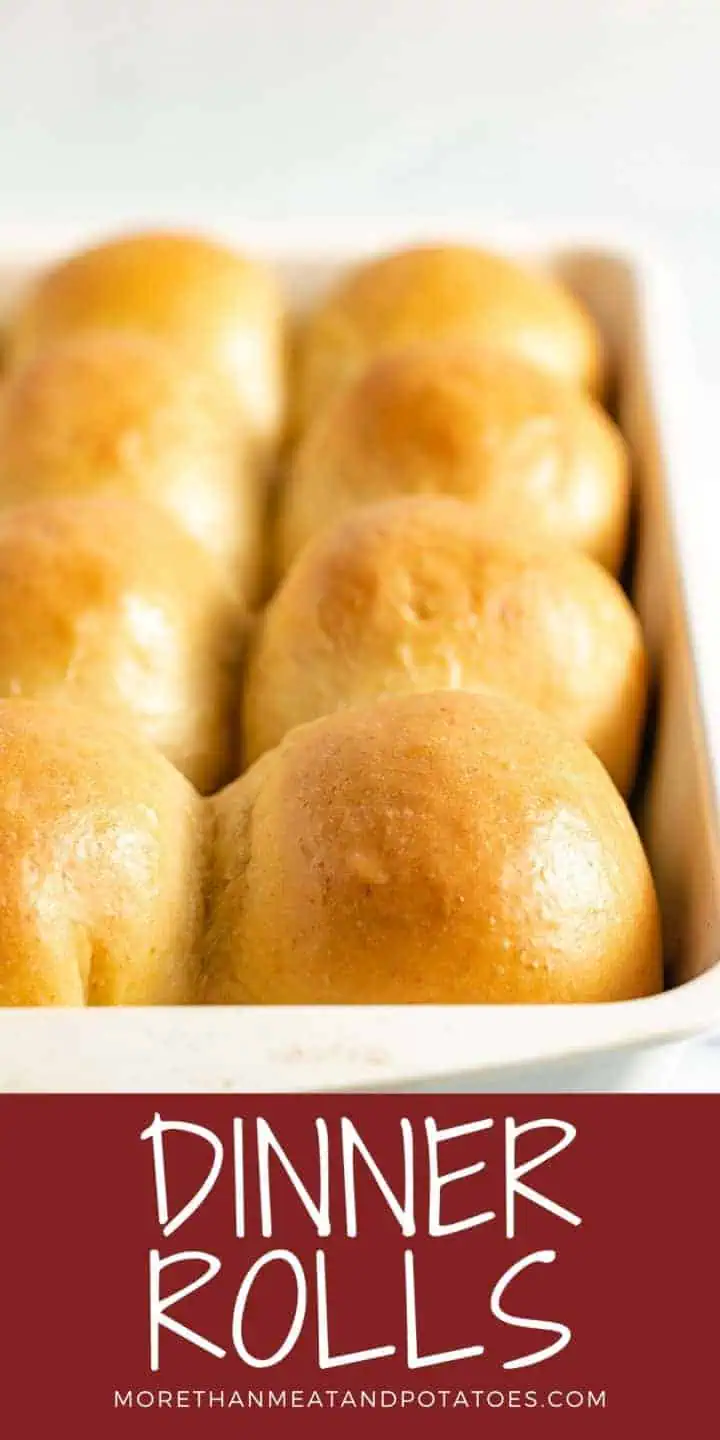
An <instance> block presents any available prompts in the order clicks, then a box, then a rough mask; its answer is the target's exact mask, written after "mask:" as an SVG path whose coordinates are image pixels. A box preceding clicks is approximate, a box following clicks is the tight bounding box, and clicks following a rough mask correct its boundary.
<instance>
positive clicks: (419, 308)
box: [296, 245, 603, 430]
mask: <svg viewBox="0 0 720 1440" xmlns="http://www.w3.org/2000/svg"><path fill="white" fill-rule="evenodd" d="M427 340H432V341H437V340H463V341H468V340H469V341H473V342H475V343H479V344H481V345H483V346H486V345H489V346H490V347H491V348H492V349H494V350H500V351H503V352H504V353H509V354H511V355H518V356H521V357H523V358H524V359H526V360H529V361H531V362H532V363H533V364H535V365H537V366H539V367H540V368H541V369H543V370H546V371H548V372H549V373H550V374H552V375H555V376H557V377H558V378H559V379H562V380H568V381H571V382H572V383H573V384H575V385H580V386H585V387H587V388H588V389H590V390H592V391H593V392H594V393H599V392H600V390H601V388H602V384H603V355H602V347H601V342H600V336H599V332H598V330H597V327H596V326H595V324H594V322H593V320H592V319H591V318H590V316H589V315H588V314H587V313H586V311H585V310H584V309H583V307H582V306H581V305H580V303H579V302H578V301H577V300H576V299H575V298H574V297H573V296H572V295H571V294H570V292H569V291H567V290H565V289H564V288H563V287H562V286H561V285H560V284H559V283H558V282H557V281H556V280H554V279H552V277H551V276H550V275H547V274H542V273H540V272H538V271H531V270H529V269H525V268H523V267H522V266H520V265H517V264H515V263H513V261H511V260H507V259H503V258H502V257H501V256H499V255H493V254H490V253H488V252H487V251H484V250H477V249H474V248H473V247H471V246H469V245H422V246H417V247H415V248H413V249H408V250H401V251H398V252H397V253H396V254H393V255H386V256H382V257H381V258H380V259H377V260H370V261H369V262H368V263H367V264H365V265H363V266H361V267H360V268H359V269H356V270H354V271H352V272H351V273H350V274H349V275H345V276H343V277H342V278H341V280H340V281H339V283H338V284H337V285H336V287H335V288H334V289H333V290H331V292H330V294H329V295H328V296H327V298H326V299H325V300H324V301H323V302H322V303H321V304H320V305H319V307H318V308H317V310H316V311H315V312H314V314H312V315H311V316H310V317H309V319H308V321H307V324H306V326H305V330H304V334H302V335H301V337H300V345H299V354H298V373H297V401H296V404H297V415H296V424H297V426H298V428H299V429H301V430H304V429H305V428H306V426H307V424H308V423H309V421H310V419H311V418H312V417H313V416H315V415H317V414H318V412H319V411H320V410H321V409H322V408H324V406H325V405H327V403H328V401H329V400H330V399H331V397H332V396H333V395H334V394H336V393H337V391H338V390H339V389H341V388H342V386H343V385H345V384H347V382H348V381H349V380H353V379H355V378H356V377H357V375H358V374H359V373H361V372H362V371H363V370H364V369H365V368H366V367H367V366H368V365H369V364H371V363H372V362H373V361H374V360H377V359H378V358H379V356H381V355H387V354H388V353H389V352H391V351H393V350H397V349H398V348H399V347H401V346H405V345H407V344H410V343H414V342H415V341H427Z"/></svg>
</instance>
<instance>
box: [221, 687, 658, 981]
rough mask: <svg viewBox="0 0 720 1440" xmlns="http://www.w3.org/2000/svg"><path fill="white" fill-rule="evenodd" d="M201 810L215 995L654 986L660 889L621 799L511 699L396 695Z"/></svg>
mask: <svg viewBox="0 0 720 1440" xmlns="http://www.w3.org/2000/svg"><path fill="white" fill-rule="evenodd" d="M208 803H209V805H210V806H211V808H212V811H213V814H214V821H215V827H216V828H215V846H214V874H213V878H212V884H211V894H210V903H209V928H208V932H207V938H206V945H205V956H204V965H203V968H204V974H205V988H204V996H205V998H206V999H207V1000H209V1001H211V1002H220V1003H228V1002H230V1003H235V1002H248V1003H259V1002H262V1003H271V1004H330V1003H333V1004H356V1003H364V1004H404V1003H408V1002H426V1003H437V1004H444V1003H451V1002H452V1003H455V1002H483V1003H519V1002H522V1003H533V1004H534V1003H546V1002H550V1001H560V1002H581V1001H582V1002H588V1001H606V1000H627V999H630V998H632V997H634V996H640V995H648V994H651V993H652V992H654V991H656V990H658V989H659V988H660V985H661V979H662V975H661V951H660V933H659V923H658V912H657V905H656V900H655V893H654V889H653V883H652V879H651V876H650V871H649V868H648V865H647V861H646V859H645V855H644V853H643V850H642V846H641V844H640V841H639V839H638V836H637V833H636V831H635V828H634V826H633V823H632V821H631V819H630V816H629V813H628V811H627V809H626V807H625V805H624V802H623V801H622V799H621V798H620V795H619V794H618V792H617V790H616V789H615V786H614V785H613V783H612V781H611V780H610V778H609V776H608V774H607V772H606V771H605V770H604V769H603V767H602V765H601V764H600V762H599V761H598V760H597V759H596V758H595V756H594V755H593V754H592V752H591V751H590V750H589V749H588V748H587V747H586V746H585V745H584V744H583V743H582V742H581V741H578V740H575V739H573V738H572V737H570V736H568V735H566V734H565V732H564V731H563V730H561V729H560V728H557V727H556V726H555V725H554V724H553V723H552V722H551V721H549V720H548V719H547V717H546V716H544V715H541V714H540V713H539V712H538V711H536V710H534V709H532V708H531V707H525V706H522V705H519V704H518V703H517V702H516V701H514V700H510V699H508V698H507V697H505V696H500V695H494V694H489V693H488V694H483V695H480V694H469V693H467V692H463V691H457V692H454V693H447V692H445V693H431V694H424V695H402V696H396V697H393V698H392V699H388V700H380V701H376V702H375V703H374V704H373V705H369V706H367V707H365V708H363V709H358V710H346V711H341V712H338V713H336V714H334V715H330V716H325V717H324V718H322V719H320V720H315V721H313V722H311V723H310V724H308V725H302V726H299V727H298V728H297V729H295V730H292V731H291V732H290V734H289V735H288V736H286V738H285V740H283V741H282V743H281V744H280V745H279V746H278V747H277V749H275V750H270V751H268V752H267V754H266V755H264V756H263V757H262V759H261V760H259V761H258V762H257V763H256V764H255V765H254V766H253V767H252V768H251V769H250V770H249V771H248V772H247V773H246V775H244V776H243V777H242V778H241V779H240V780H238V781H235V783H234V784H232V785H231V786H229V787H228V788H227V789H225V790H223V791H221V792H220V794H219V795H217V796H215V797H214V798H213V799H212V800H211V801H209V802H208Z"/></svg>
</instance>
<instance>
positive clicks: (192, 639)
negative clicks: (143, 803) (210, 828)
mask: <svg viewBox="0 0 720 1440" xmlns="http://www.w3.org/2000/svg"><path fill="white" fill-rule="evenodd" d="M242 628H243V617H242V614H241V611H240V608H239V606H238V604H237V602H236V601H235V600H234V599H233V598H232V596H231V594H230V590H229V588H228V586H227V585H226V584H225V583H224V581H223V580H222V578H221V576H220V574H219V573H218V570H217V567H216V566H215V565H213V562H212V561H211V560H210V558H209V556H207V555H206V554H205V552H204V551H203V550H201V548H200V546H199V545H196V543H195V541H194V540H191V539H190V537H189V536H188V535H186V534H184V532H183V531H182V530H180V529H179V527H178V526H177V525H175V524H174V522H173V521H172V520H170V519H168V517H167V516H165V515H163V514H162V512H161V511H160V510H156V509H155V508H154V507H152V506H149V505H143V504H142V503H140V502H138V501H134V500H127V499H119V498H118V497H116V496H104V497H97V496H96V497H95V498H92V499H86V500H79V499H66V500H46V501H40V502H38V503H37V504H35V505H26V506H21V507H18V508H17V509H13V510H5V511H2V512H0V695H2V696H13V695H15V696H17V695H22V696H25V697H26V698H36V699H42V700H48V701H53V702H55V701H57V702H65V703H70V704H78V705H85V706H87V707H88V708H90V709H93V710H98V711H101V712H105V713H106V714H107V715H109V716H110V717H113V716H115V717H117V718H118V719H121V720H124V721H126V722H127V723H128V725H129V727H131V728H133V729H135V730H136V731H137V733H138V734H140V735H142V736H144V738H145V739H146V740H148V741H151V742H152V743H153V744H155V745H157V746H158V748H159V749H160V750H162V751H163V753H164V754H165V755H166V756H167V757H168V759H169V760H171V761H172V763H173V764H174V765H176V766H177V767H178V769H179V770H182V771H183V773H184V774H185V775H187V777H188V778H189V779H190V780H192V781H193V783H194V784H195V785H196V786H197V787H198V788H199V789H200V790H212V789H216V788H217V786H218V785H220V784H223V783H224V782H225V781H227V780H228V779H230V778H231V776H232V774H233V769H232V768H231V735H232V725H231V705H232V703H233V697H234V695H235V693H236V688H237V683H238V682H237V669H238V657H239V651H240V641H241V637H242Z"/></svg>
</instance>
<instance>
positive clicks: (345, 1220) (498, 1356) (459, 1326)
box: [0, 1096, 720, 1440]
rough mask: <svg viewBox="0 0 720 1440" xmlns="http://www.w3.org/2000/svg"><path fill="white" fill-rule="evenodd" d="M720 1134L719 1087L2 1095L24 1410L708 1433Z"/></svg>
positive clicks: (0, 1126)
mask: <svg viewBox="0 0 720 1440" xmlns="http://www.w3.org/2000/svg"><path fill="white" fill-rule="evenodd" d="M176 1127H177V1128H176ZM719 1140H720V1097H713V1096H683V1097H680V1096H678V1097H674V1096H638V1097H632V1096H617V1097H610V1096H579V1097H578V1096H572V1097H568V1096H560V1097H551V1096H550V1097H549V1096H544V1097H520V1098H519V1097H505V1098H503V1097H498V1096H493V1097H483V1096H462V1097H454V1096H413V1097H406V1096H374V1097H373V1096H366V1097H352V1096H348V1097H343V1096H334V1097H328V1096H304V1097H302V1096H301V1097H268V1098H263V1097H251V1098H245V1097H229V1096H222V1097H216V1096H210V1097H183V1096H169V1097H142V1096H140V1097H138V1096H125V1097H40V1096H37V1097H36V1096H32V1097H31V1096H28V1097H4V1098H2V1099H0V1145H1V1147H2V1148H1V1152H0V1153H1V1156H2V1185H1V1189H0V1219H1V1220H2V1240H3V1251H4V1254H3V1267H2V1282H1V1287H0V1306H1V1310H0V1313H1V1316H2V1319H1V1321H0V1324H1V1327H2V1333H1V1336H0V1339H1V1342H2V1348H1V1350H0V1354H1V1355H2V1372H1V1373H2V1381H1V1383H2V1409H1V1412H0V1413H1V1415H2V1433H3V1434H7V1435H8V1437H13V1440H35V1437H36V1436H37V1437H43V1440H45V1437H47V1436H48V1435H49V1434H54V1433H55V1432H56V1430H57V1429H61V1428H62V1429H65V1428H68V1427H69V1428H70V1429H71V1431H72V1433H73V1434H74V1435H75V1436H77V1437H78V1440H83V1437H84V1436H86V1435H87V1436H92V1437H93V1440H97V1437H98V1436H102V1437H103V1440H107V1437H110V1440H113V1437H115V1436H129V1437H135V1436H145V1435H150V1436H155V1435H157V1436H159V1437H162V1436H173V1437H180V1440H183V1437H185V1436H188V1437H202V1440H212V1437H213V1436H214V1435H218V1436H226V1435H248V1436H252V1437H255V1436H258V1437H265V1436H267V1437H270V1440H272V1437H275V1436H283V1437H286V1436H287V1437H292V1436H293V1435H298V1436H304V1435H307V1434H312V1435H313V1436H314V1437H319V1440H322V1437H323V1436H328V1437H329V1436H333V1437H338V1436H342V1437H344V1436H348V1437H349V1440H353V1437H361V1436H362V1437H367V1436H368V1435H372V1436H375V1435H377V1436H379V1437H384V1436H390V1437H398V1440H402V1437H403V1436H413V1437H415V1440H417V1437H420V1440H422V1437H424V1436H433V1437H445V1436H450V1435H452V1434H454V1433H456V1432H457V1433H458V1434H461V1435H470V1434H474V1435H477V1434H488V1435H502V1436H504V1435H506V1434H511V1435H516V1434H517V1435H525V1434H527V1435H528V1436H538V1437H545V1436H559V1437H563V1436H573V1440H577V1437H584V1436H586V1435H588V1436H594V1435H608V1436H617V1435H620V1434H622V1435H625V1434H631V1433H638V1434H644V1433H646V1432H648V1431H649V1430H650V1429H651V1428H652V1427H654V1429H655V1433H656V1434H658V1435H666V1434H671V1433H673V1432H674V1429H675V1427H683V1430H684V1431H685V1433H688V1434H697V1435H706V1434H710V1433H711V1426H712V1424H714V1423H716V1422H715V1421H714V1420H713V1416H714V1414H715V1408H716V1407H715V1395H714V1389H715V1372H716V1368H717V1352H718V1337H719V1335H720V1330H719V1328H718V1319H717V1315H718V1307H719V1306H720V1239H719V1238H718V1229H719V1227H720V1165H719V1163H718V1156H719V1154H720V1145H719V1143H718V1142H719Z"/></svg>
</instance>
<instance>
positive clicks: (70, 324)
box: [9, 232, 285, 445]
mask: <svg viewBox="0 0 720 1440" xmlns="http://www.w3.org/2000/svg"><path fill="white" fill-rule="evenodd" d="M88 329H110V330H121V331H127V330H130V331H136V330H141V331H144V332H146V333H148V334H152V335H156V336H158V337H159V338H161V339H162V340H165V341H169V342H171V344H172V345H173V346H174V347H175V348H176V349H178V350H181V351H183V352H184V353H185V354H186V356H187V357H189V358H191V359H192V360H193V361H194V362H199V363H201V364H203V365H206V366H211V367H214V368H215V369H216V370H217V371H219V372H221V373H222V374H223V375H225V376H226V377H227V378H229V380H230V381H231V383H232V385H233V388H234V391H235V395H236V397H237V398H238V399H239V401H240V404H241V408H242V411H243V415H244V418H245V422H246V425H247V427H248V429H249V430H250V432H251V434H252V435H253V437H254V438H255V439H256V440H257V441H259V442H261V443H262V444H263V445H268V444H272V443H273V442H274V441H275V439H276V438H277V434H278V431H279V428H280V425H281V421H282V412H283V408H284V400H285V396H284V390H285V373H284V372H285V336H284V311H283V304H282V299H281V295H280V291H279V288H278V285H277V283H276V281H275V277H274V276H273V274H272V273H271V271H270V270H268V268H267V267H266V266H265V265H263V264H261V263H260V262H258V261H256V260H251V259H249V258H248V257H247V256H244V255H240V254H238V253H237V252H235V251H234V250H231V249H229V248H227V247H226V246H224V245H218V244H216V243H214V242H213V241H210V240H207V239H203V238H201V237H199V236H197V235H188V234H181V233H173V232H156V233H152V232H150V233H145V234H138V235H130V236H125V237H120V238H118V239H115V240H110V241H106V242H105V243H103V244H100V245H96V246H93V247H92V248H91V249H89V250H84V251H82V252H80V253H78V254H76V255H73V256H71V257H70V258H69V259H68V260H65V261H64V262H62V263H61V264H59V265H56V266H54V267H53V268H52V269H51V270H48V271H47V272H46V273H45V274H43V275H42V276H41V277H40V278H39V280H38V281H37V283H36V285H35V286H34V287H33V289H32V290H31V291H30V293H29V294H28V296H27V297H26V298H25V300H24V301H23V303H22V304H21V306H20V307H19V309H18V311H17V313H16V315H15V317H14V324H13V326H12V330H11V333H10V339H9V346H10V357H11V362H12V363H13V364H17V363H20V362H22V361H23V360H24V359H26V358H27V357H28V356H30V355H33V354H35V353H36V352H37V351H38V349H40V348H41V347H44V346H46V345H47V344H48V342H50V341H52V340H56V339H59V338H66V337H68V336H69V335H73V334H76V333H78V332H82V331H86V330H88Z"/></svg>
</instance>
